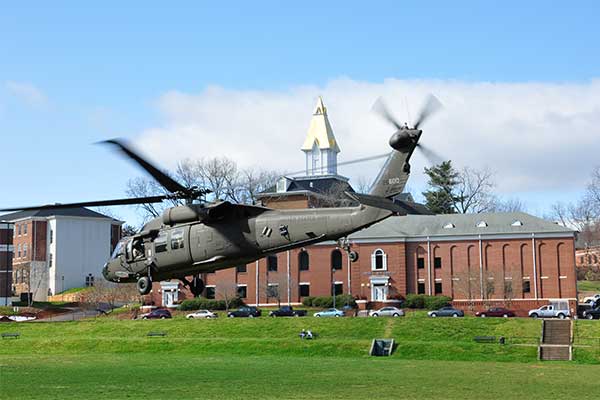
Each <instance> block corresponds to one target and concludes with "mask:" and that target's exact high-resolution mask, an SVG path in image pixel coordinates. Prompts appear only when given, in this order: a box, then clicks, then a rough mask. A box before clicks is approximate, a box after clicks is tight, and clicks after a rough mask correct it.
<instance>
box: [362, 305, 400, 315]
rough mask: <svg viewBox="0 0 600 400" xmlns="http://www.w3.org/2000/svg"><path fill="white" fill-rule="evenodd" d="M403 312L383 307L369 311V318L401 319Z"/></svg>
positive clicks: (395, 308)
mask: <svg viewBox="0 0 600 400" xmlns="http://www.w3.org/2000/svg"><path fill="white" fill-rule="evenodd" d="M403 316H404V311H402V310H401V309H399V308H397V307H383V308H380V309H379V310H371V311H369V317H403Z"/></svg>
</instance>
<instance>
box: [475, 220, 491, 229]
mask: <svg viewBox="0 0 600 400" xmlns="http://www.w3.org/2000/svg"><path fill="white" fill-rule="evenodd" d="M487 226H488V224H487V222H485V221H479V222H478V223H477V227H478V228H486V227H487Z"/></svg>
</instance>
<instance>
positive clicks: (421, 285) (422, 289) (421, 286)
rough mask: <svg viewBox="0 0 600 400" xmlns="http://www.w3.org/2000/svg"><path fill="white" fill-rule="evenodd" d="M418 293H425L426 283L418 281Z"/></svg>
mask: <svg viewBox="0 0 600 400" xmlns="http://www.w3.org/2000/svg"><path fill="white" fill-rule="evenodd" d="M417 294H425V283H423V282H419V283H417Z"/></svg>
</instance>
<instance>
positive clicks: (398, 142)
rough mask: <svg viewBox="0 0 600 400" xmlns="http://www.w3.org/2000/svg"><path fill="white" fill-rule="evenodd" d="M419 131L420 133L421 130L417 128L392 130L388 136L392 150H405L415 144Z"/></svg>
mask: <svg viewBox="0 0 600 400" xmlns="http://www.w3.org/2000/svg"><path fill="white" fill-rule="evenodd" d="M420 133H421V131H420V130H418V129H411V130H408V129H401V130H398V131H396V132H394V134H393V135H392V137H391V138H390V146H391V147H392V148H393V149H394V150H398V151H401V150H406V149H408V148H409V147H410V146H412V145H414V144H416V140H417V139H418V137H419V134H420Z"/></svg>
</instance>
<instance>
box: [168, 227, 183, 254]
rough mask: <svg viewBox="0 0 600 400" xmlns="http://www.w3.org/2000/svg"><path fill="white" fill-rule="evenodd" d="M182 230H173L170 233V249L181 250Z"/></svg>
mask: <svg viewBox="0 0 600 400" xmlns="http://www.w3.org/2000/svg"><path fill="white" fill-rule="evenodd" d="M183 247H184V246H183V229H173V230H172V231H171V249H172V250H177V249H183Z"/></svg>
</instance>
